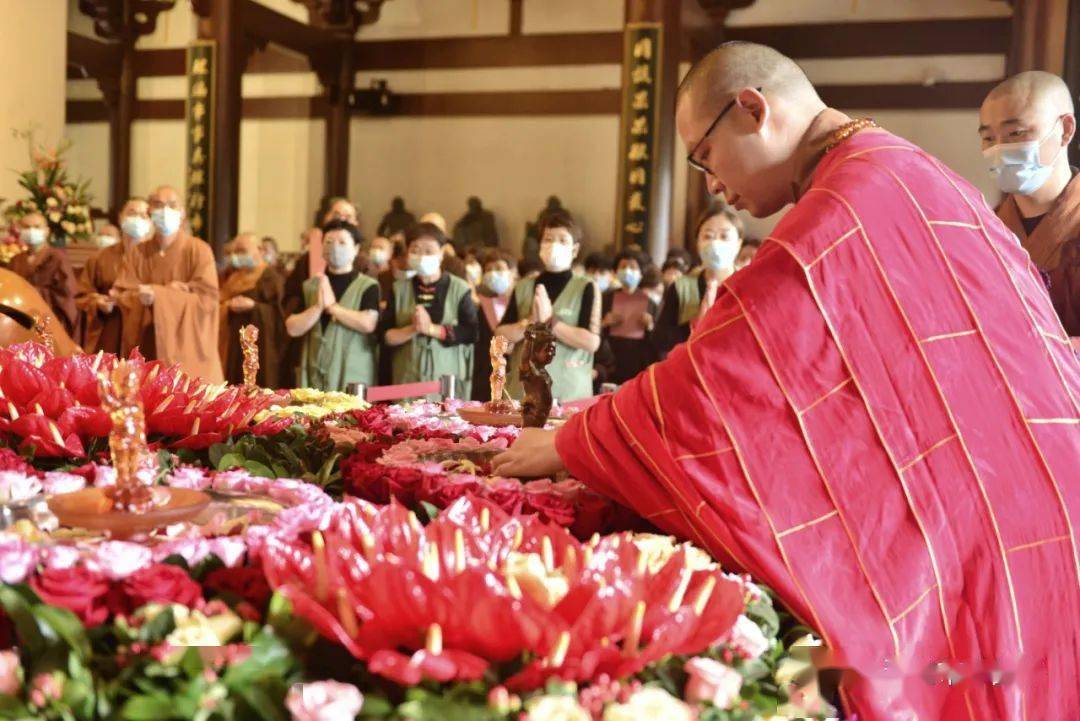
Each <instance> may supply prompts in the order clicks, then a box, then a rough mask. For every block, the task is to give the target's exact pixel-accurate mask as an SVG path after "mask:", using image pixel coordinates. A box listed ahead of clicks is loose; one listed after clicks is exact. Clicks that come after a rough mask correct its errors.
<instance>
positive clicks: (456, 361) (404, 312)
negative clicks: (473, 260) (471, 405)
mask: <svg viewBox="0 0 1080 721" xmlns="http://www.w3.org/2000/svg"><path fill="white" fill-rule="evenodd" d="M446 277H448V278H449V279H450V287H449V288H448V289H447V291H446V305H445V307H444V308H443V315H442V322H441V325H457V322H458V306H459V305H460V304H461V299H462V298H464V297H465V296H466V295H468V294H469V293H471V292H472V290H471V289H470V288H469V284H468V283H466V282H465V281H463V280H462V279H461V278H458V277H457V276H455V275H447V276H446ZM414 312H416V294H415V293H414V292H413V282H412V280H399V281H397V282H396V283H394V325H395V326H396V327H398V328H404V327H405V326H408V325H412V322H413V313H414ZM392 350H393V353H394V361H393V373H394V383H395V384H400V383H421V382H425V381H433V380H439V378H441V377H442V376H444V375H449V376H455V377H456V378H457V387H458V397H459V398H471V397H472V376H473V344H472V343H462V344H460V345H455V346H444V345H443V344H442V343H441V342H440V341H439V340H438V339H436V338H431V337H428V336H422V335H416V336H413V339H412V340H410V341H409V342H408V343H406V344H405V345H403V346H400V347H399V348H396V349H392ZM428 398H429V399H430V400H439V396H438V394H432V395H430V396H428Z"/></svg>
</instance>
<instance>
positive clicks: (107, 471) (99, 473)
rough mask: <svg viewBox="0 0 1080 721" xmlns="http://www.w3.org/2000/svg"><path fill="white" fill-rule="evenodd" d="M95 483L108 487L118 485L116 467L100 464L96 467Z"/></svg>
mask: <svg viewBox="0 0 1080 721" xmlns="http://www.w3.org/2000/svg"><path fill="white" fill-rule="evenodd" d="M94 485H95V486H97V487H98V488H107V487H108V486H115V485H116V469H115V468H113V467H112V466H98V467H97V468H95V469H94Z"/></svg>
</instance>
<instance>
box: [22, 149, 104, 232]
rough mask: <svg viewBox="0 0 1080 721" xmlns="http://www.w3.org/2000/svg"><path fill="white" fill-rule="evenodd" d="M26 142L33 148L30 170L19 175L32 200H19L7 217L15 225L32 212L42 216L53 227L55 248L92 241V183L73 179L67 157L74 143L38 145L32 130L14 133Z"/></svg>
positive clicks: (29, 198)
mask: <svg viewBox="0 0 1080 721" xmlns="http://www.w3.org/2000/svg"><path fill="white" fill-rule="evenodd" d="M13 134H14V135H15V137H17V138H22V139H24V140H26V143H27V146H28V147H29V149H30V169H29V170H24V171H22V172H21V173H19V185H20V186H22V187H23V188H25V189H26V191H27V192H28V193H29V197H28V198H23V199H20V200H16V201H15V202H14V203H11V204H10V205H8V207H7V208H5V209H4V217H5V218H6V219H7V221H8V223H9V224H14V223H16V222H17V221H19V220H20V219H21V218H23V217H24V216H26V215H29V214H30V213H41V214H42V215H44V216H45V220H46V221H47V222H48V224H49V232H50V237H51V242H52V244H53V245H55V246H58V247H63V246H65V245H67V243H68V241H69V240H72V241H81V240H89V239H90V237H91V235H92V234H93V232H94V224H93V221H92V220H91V218H90V202H91V200H92V198H91V196H90V193H89V187H90V181H89V180H81V179H78V178H72V177H71V176H70V174H69V173H68V170H67V166H66V163H65V160H64V154H65V153H66V152H67V151H68V149H69V148H70V147H71V141H69V140H64V141H61V142H60V144H59V145H57V146H56V147H54V148H48V147H46V146H44V145H42V144H40V143H37V142H35V139H34V132H33V131H32V130H26V131H13Z"/></svg>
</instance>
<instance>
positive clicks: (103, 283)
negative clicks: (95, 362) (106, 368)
mask: <svg viewBox="0 0 1080 721" xmlns="http://www.w3.org/2000/svg"><path fill="white" fill-rule="evenodd" d="M152 228H153V226H152V225H151V224H150V210H149V206H147V204H146V201H145V200H142V199H141V198H132V199H131V200H129V201H128V202H127V203H125V204H124V207H123V208H121V210H120V229H117V228H116V227H115V226H112V225H107V226H105V227H104V228H103V229H102V231H101V233H100V234H99V238H101V239H103V238H104V237H106V236H107V235H112V233H111V232H110V231H115V233H116V236H115V237H116V238H117V242H116V243H114V244H113V245H108V246H106V247H103V248H102V249H101V250H100V251H98V252H97V253H96V254H95V255H93V256H91V257H90V259H89V260H87V261H86V265H85V266H84V267H83V269H82V271H81V272H80V273H79V294H78V297H77V298H76V301H77V302H78V304H79V310H81V311H82V346H83V348H85V349H86V352H87V353H96V352H97V351H99V350H100V351H105V352H106V353H115V354H117V355H119V354H120V353H121V352H122V351H123V325H122V322H121V315H120V309H119V308H117V306H116V299H115V298H113V297H112V296H111V295H110V293H111V291H112V289H113V285H114V284H115V283H116V279H117V278H118V277H119V276H120V269H121V266H123V263H124V255H125V254H126V253H128V252H129V251H130V250H131V248H133V247H135V245H136V244H138V243H139V241H142V240H145V239H146V238H148V237H149V236H150V231H151V229H152Z"/></svg>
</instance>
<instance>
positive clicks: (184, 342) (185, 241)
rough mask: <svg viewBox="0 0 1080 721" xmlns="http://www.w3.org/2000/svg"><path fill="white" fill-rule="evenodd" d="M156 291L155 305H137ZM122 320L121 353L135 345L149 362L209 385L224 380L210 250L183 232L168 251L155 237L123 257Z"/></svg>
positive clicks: (214, 269) (119, 280)
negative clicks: (147, 290)
mask: <svg viewBox="0 0 1080 721" xmlns="http://www.w3.org/2000/svg"><path fill="white" fill-rule="evenodd" d="M141 284H146V285H151V286H153V289H154V303H153V304H152V305H150V306H149V307H147V306H144V305H143V304H142V303H141V302H140V301H139V294H138V288H139V285H141ZM115 287H116V289H117V290H118V291H119V293H118V296H119V298H118V305H119V306H120V308H121V312H122V317H123V335H124V337H123V352H124V354H127V353H129V352H130V351H131V349H133V348H135V347H136V346H138V347H139V349H140V350H141V352H142V353H143V354H144V355H145V356H146V357H147V358H149V359H151V360H161V361H164V362H166V363H169V364H173V363H177V364H179V365H180V367H181V368H182V369H183V370H184V371H185V372H186V373H188V374H190V375H193V376H197V377H199V378H202V379H203V380H205V381H207V382H210V383H220V382H222V380H223V374H222V370H221V359H220V358H219V357H218V345H217V341H218V279H217V267H216V266H215V265H214V254H213V251H211V250H210V246H209V245H207V244H206V243H204V242H203V241H201V240H199V239H198V238H195V237H193V236H190V235H184V234H183V233H182V234H181V235H180V237H178V238H177V239H176V240H175V241H173V243H172V245H170V246H169V247H168V248H165V249H162V248H161V245H160V244H159V242H158V240H157V238H154V239H152V240H148V241H145V242H142V243H140V244H139V245H137V246H135V248H133V249H132V251H131V253H129V254H128V256H127V257H126V258H125V261H124V266H123V268H122V269H121V271H120V277H119V278H117V281H116V286H115Z"/></svg>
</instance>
